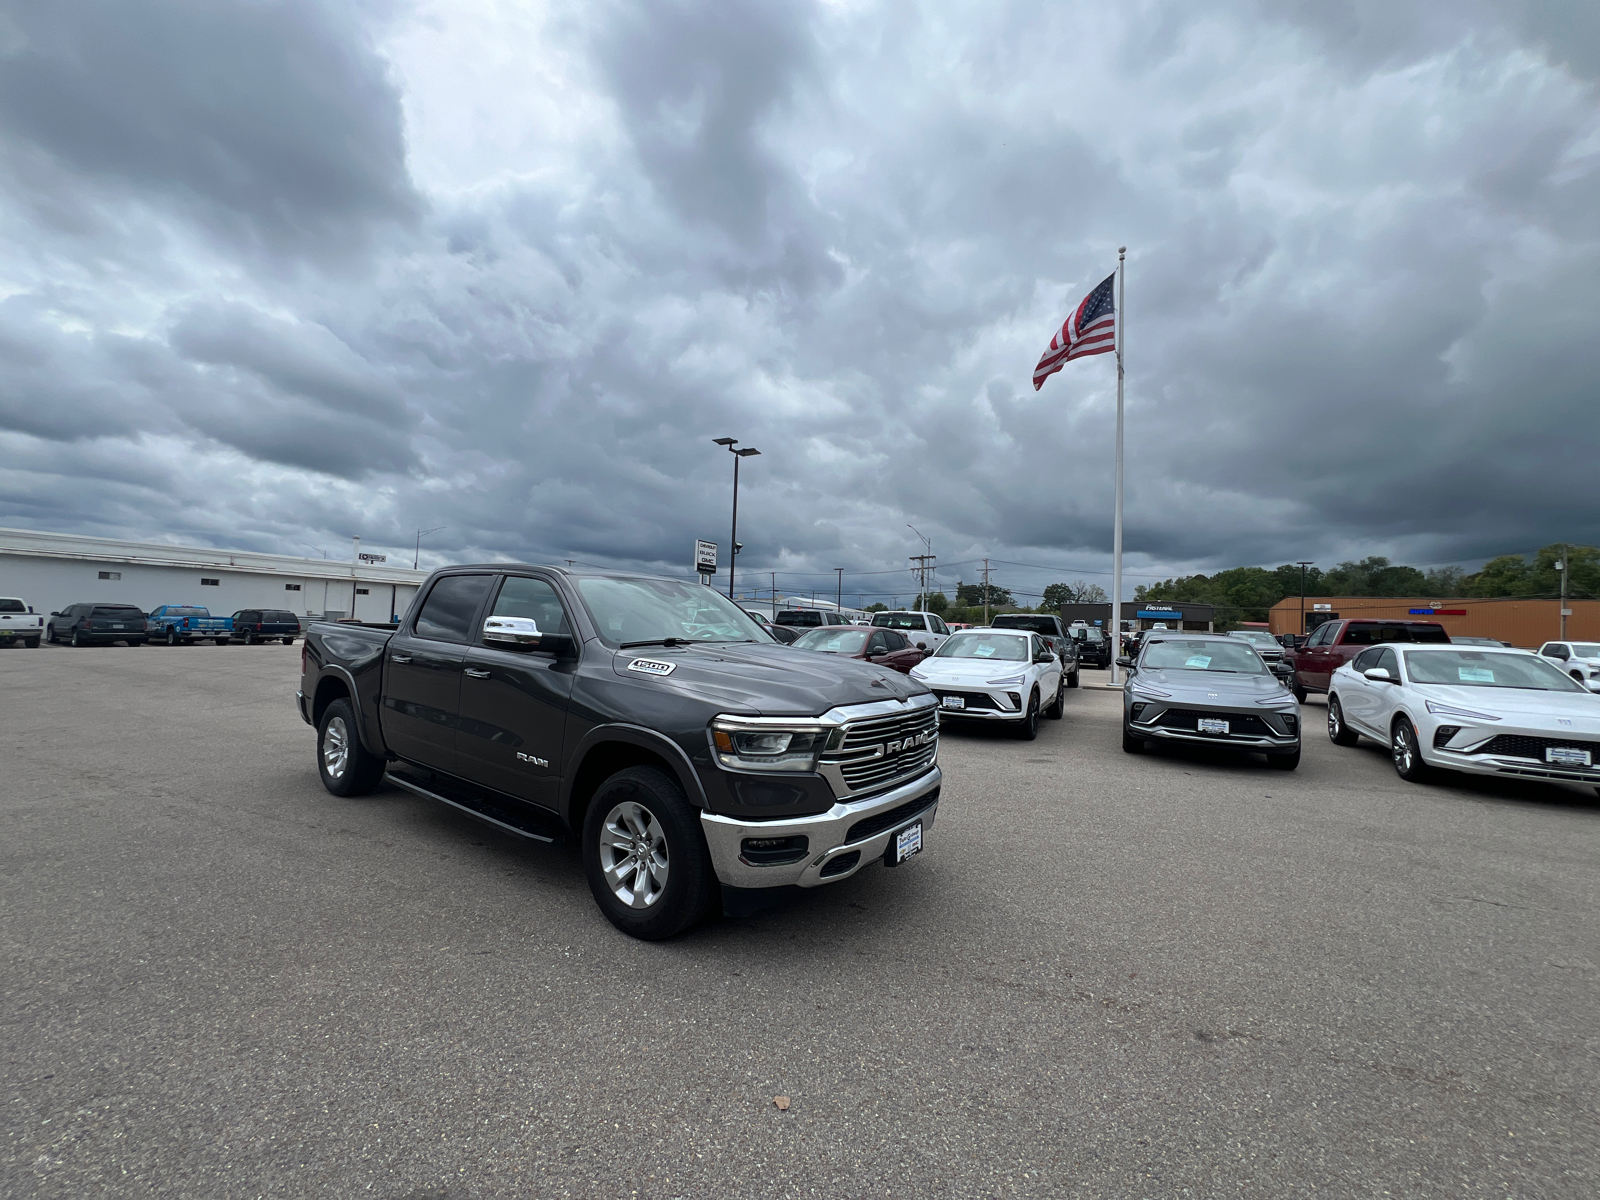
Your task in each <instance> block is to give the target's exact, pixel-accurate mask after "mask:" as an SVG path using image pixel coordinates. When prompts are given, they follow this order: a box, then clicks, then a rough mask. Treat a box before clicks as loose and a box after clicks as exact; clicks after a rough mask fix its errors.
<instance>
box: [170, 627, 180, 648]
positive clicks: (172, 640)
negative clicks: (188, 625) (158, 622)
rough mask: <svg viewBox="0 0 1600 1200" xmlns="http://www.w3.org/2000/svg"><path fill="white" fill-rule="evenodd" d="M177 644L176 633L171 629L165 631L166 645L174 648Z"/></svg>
mask: <svg viewBox="0 0 1600 1200" xmlns="http://www.w3.org/2000/svg"><path fill="white" fill-rule="evenodd" d="M177 644H178V631H177V630H176V629H172V628H170V627H169V628H168V629H167V645H169V646H176V645H177Z"/></svg>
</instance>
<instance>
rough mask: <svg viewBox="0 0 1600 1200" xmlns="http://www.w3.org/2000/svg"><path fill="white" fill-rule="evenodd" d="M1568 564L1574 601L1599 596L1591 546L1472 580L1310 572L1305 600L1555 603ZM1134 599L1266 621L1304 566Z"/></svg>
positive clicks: (1392, 568)
mask: <svg viewBox="0 0 1600 1200" xmlns="http://www.w3.org/2000/svg"><path fill="white" fill-rule="evenodd" d="M1563 555H1564V556H1565V561H1566V563H1567V570H1569V571H1570V572H1571V578H1569V579H1568V580H1567V594H1568V595H1569V596H1571V597H1574V598H1577V599H1592V598H1594V597H1595V596H1600V549H1596V548H1595V547H1593V546H1563V545H1560V544H1556V545H1550V546H1544V547H1542V548H1541V549H1539V550H1538V551H1537V552H1535V553H1534V554H1533V555H1532V556H1531V557H1530V556H1527V555H1521V554H1502V555H1501V556H1500V557H1498V558H1491V559H1490V560H1489V561H1488V562H1486V563H1484V565H1483V567H1482V569H1481V570H1478V571H1475V572H1473V573H1472V574H1470V575H1469V574H1467V573H1466V572H1465V571H1463V570H1462V569H1461V568H1460V567H1438V568H1434V569H1432V570H1428V571H1424V570H1422V569H1421V568H1420V567H1411V566H1405V565H1404V564H1399V563H1391V562H1390V561H1389V560H1388V559H1387V558H1384V557H1382V556H1379V555H1373V556H1371V557H1368V558H1364V559H1362V560H1361V561H1360V562H1342V563H1339V564H1338V565H1337V566H1335V567H1332V568H1330V569H1329V570H1326V571H1325V570H1323V569H1322V568H1320V567H1315V566H1313V567H1309V568H1307V569H1306V574H1305V594H1306V595H1307V596H1378V597H1382V596H1426V597H1428V598H1430V599H1434V600H1458V599H1469V598H1475V599H1498V598H1502V597H1529V598H1534V597H1555V596H1558V595H1560V593H1561V573H1560V572H1559V571H1557V570H1556V564H1557V563H1558V562H1561V561H1563ZM1133 595H1134V599H1135V600H1153V601H1157V602H1165V603H1169V604H1171V603H1178V602H1182V601H1187V602H1188V603H1191V604H1210V605H1213V606H1215V607H1216V609H1217V619H1218V621H1219V622H1224V621H1226V622H1233V621H1265V620H1266V619H1267V610H1268V609H1270V608H1271V607H1272V606H1273V605H1274V604H1276V603H1278V601H1280V600H1282V599H1284V598H1285V597H1288V596H1298V595H1300V568H1299V566H1297V565H1296V564H1294V563H1285V564H1284V565H1283V566H1281V567H1233V568H1230V569H1229V570H1226V571H1218V572H1217V573H1216V574H1215V575H1187V576H1183V577H1181V578H1177V579H1164V580H1162V581H1161V582H1160V583H1156V584H1151V585H1149V586H1145V585H1142V584H1141V585H1140V586H1139V587H1136V588H1135V589H1134V591H1133Z"/></svg>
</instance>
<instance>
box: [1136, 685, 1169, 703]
mask: <svg viewBox="0 0 1600 1200" xmlns="http://www.w3.org/2000/svg"><path fill="white" fill-rule="evenodd" d="M1133 694H1134V695H1135V696H1148V697H1150V698H1151V699H1152V700H1170V699H1172V693H1171V692H1163V691H1162V690H1161V689H1160V688H1153V687H1150V686H1149V685H1147V684H1139V683H1136V684H1134V685H1133Z"/></svg>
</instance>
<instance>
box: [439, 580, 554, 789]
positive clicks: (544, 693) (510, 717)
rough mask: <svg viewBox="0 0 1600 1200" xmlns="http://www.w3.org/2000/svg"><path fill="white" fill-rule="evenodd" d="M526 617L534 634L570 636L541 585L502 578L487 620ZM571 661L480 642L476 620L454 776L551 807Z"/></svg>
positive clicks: (547, 589)
mask: <svg viewBox="0 0 1600 1200" xmlns="http://www.w3.org/2000/svg"><path fill="white" fill-rule="evenodd" d="M491 616H494V617H530V618H532V619H533V620H534V621H536V622H537V623H538V625H539V630H540V632H542V633H557V634H562V635H564V636H567V637H571V636H572V632H573V631H572V624H571V622H570V621H568V619H567V614H566V611H565V610H564V609H563V608H562V605H561V598H560V597H559V596H557V595H556V591H555V589H554V588H553V587H551V585H550V584H549V583H548V582H546V581H545V580H543V579H537V578H532V577H529V576H525V575H508V576H506V577H505V578H504V579H503V580H502V581H501V583H500V589H499V592H498V594H497V595H496V596H495V599H494V605H493V606H492V607H491V608H490V609H489V611H488V612H486V613H485V614H484V617H485V619H487V618H488V617H491ZM576 667H577V663H576V662H575V661H573V660H571V659H565V660H563V659H558V658H556V656H555V655H554V654H552V653H550V652H548V651H544V650H522V649H502V648H501V647H500V646H497V645H493V644H485V642H484V641H483V629H482V622H480V623H479V628H478V629H477V630H476V631H475V635H474V637H473V639H472V645H471V646H470V647H469V648H468V650H467V657H466V671H465V674H464V676H463V678H462V682H461V720H460V723H459V724H458V725H457V726H456V758H457V761H458V762H459V763H460V772H459V773H460V774H461V775H463V776H464V777H465V778H467V779H470V780H472V781H473V782H474V783H481V784H483V785H484V786H485V787H491V788H494V789H495V790H496V791H499V792H505V793H506V794H507V795H511V796H515V797H517V798H518V799H519V800H524V801H527V802H528V803H530V804H537V805H539V806H541V807H543V808H552V809H553V808H555V807H556V802H557V792H558V787H559V784H560V782H561V741H562V737H563V736H564V735H565V733H566V726H567V707H568V704H569V703H570V700H571V696H572V672H573V671H574V669H575V668H576Z"/></svg>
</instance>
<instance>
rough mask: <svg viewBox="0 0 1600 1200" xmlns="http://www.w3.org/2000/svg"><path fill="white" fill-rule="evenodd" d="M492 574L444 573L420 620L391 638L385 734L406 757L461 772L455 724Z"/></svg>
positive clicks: (385, 686)
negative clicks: (465, 670) (471, 644)
mask: <svg viewBox="0 0 1600 1200" xmlns="http://www.w3.org/2000/svg"><path fill="white" fill-rule="evenodd" d="M494 579H495V577H494V576H493V575H445V576H442V577H441V578H440V579H438V580H437V581H436V582H435V583H434V585H433V588H432V589H431V590H430V591H429V592H428V598H427V600H425V601H424V602H423V605H422V608H421V610H420V611H418V613H417V619H416V621H415V622H413V623H411V624H410V625H408V626H407V627H404V628H402V629H400V630H399V631H397V632H396V633H395V635H394V637H392V638H390V639H389V645H388V647H387V649H386V651H385V653H386V654H387V655H388V658H389V661H388V662H387V663H386V664H384V671H383V717H382V721H383V737H384V740H385V741H386V742H388V744H389V748H390V749H391V750H393V751H394V752H395V753H396V754H398V755H400V756H401V757H402V758H407V759H410V760H411V761H412V762H414V763H419V764H420V765H422V766H425V767H433V768H435V769H437V770H440V771H449V772H450V773H452V774H457V775H459V774H460V773H461V772H460V769H459V767H458V765H457V760H456V737H455V734H456V723H457V721H458V720H459V719H460V709H461V671H462V667H463V665H464V664H465V662H466V657H467V643H468V642H469V641H471V640H472V633H473V629H474V628H475V627H476V626H477V625H479V624H480V622H479V620H478V614H479V612H481V611H482V609H483V601H484V599H485V598H486V597H487V596H488V593H489V585H490V584H491V583H493V582H494Z"/></svg>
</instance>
